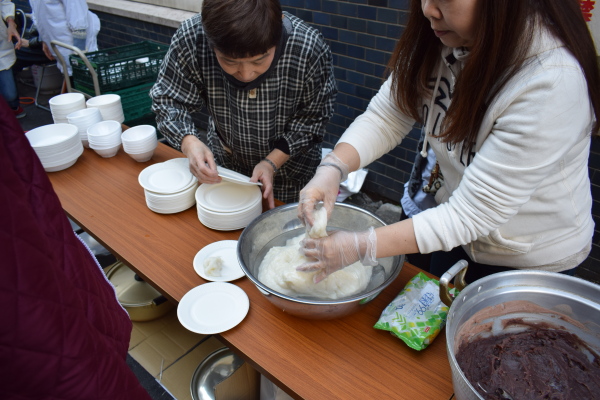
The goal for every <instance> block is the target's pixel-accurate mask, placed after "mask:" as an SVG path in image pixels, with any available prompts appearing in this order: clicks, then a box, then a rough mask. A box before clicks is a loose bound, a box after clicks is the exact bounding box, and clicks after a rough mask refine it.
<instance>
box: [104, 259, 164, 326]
mask: <svg viewBox="0 0 600 400" xmlns="http://www.w3.org/2000/svg"><path fill="white" fill-rule="evenodd" d="M106 276H107V277H108V280H109V281H110V283H112V285H113V286H114V288H115V291H116V293H117V299H118V300H119V303H121V305H122V306H123V308H125V310H127V312H128V313H129V318H131V320H132V321H151V320H153V319H156V318H160V317H162V316H163V315H165V314H166V313H167V312H169V311H170V310H172V309H173V307H174V305H173V303H171V302H170V301H168V300H167V298H166V297H165V296H163V295H162V294H161V293H160V292H159V291H158V290H156V289H154V288H153V287H152V286H151V285H149V284H148V283H146V282H144V281H143V280H142V279H141V278H140V277H139V276H138V275H137V274H136V273H135V272H134V271H132V270H131V269H129V268H128V267H127V266H126V265H125V264H123V263H122V262H120V261H118V262H116V263H115V264H113V265H112V266H110V267H108V269H107V271H106Z"/></svg>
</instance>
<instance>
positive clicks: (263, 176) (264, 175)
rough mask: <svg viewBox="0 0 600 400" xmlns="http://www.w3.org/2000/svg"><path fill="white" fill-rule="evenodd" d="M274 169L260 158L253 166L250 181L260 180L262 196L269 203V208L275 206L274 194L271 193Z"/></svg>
mask: <svg viewBox="0 0 600 400" xmlns="http://www.w3.org/2000/svg"><path fill="white" fill-rule="evenodd" d="M274 176H275V171H273V166H272V165H271V164H269V163H268V162H267V161H265V160H262V161H261V162H259V163H258V164H256V166H255V167H254V171H252V176H251V177H250V182H261V183H262V192H263V198H264V199H267V201H268V203H269V209H272V208H275V196H274V195H273V178H274Z"/></svg>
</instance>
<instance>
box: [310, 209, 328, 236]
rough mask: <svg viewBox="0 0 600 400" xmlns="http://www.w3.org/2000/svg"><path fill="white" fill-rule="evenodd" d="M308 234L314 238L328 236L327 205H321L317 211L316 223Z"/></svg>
mask: <svg viewBox="0 0 600 400" xmlns="http://www.w3.org/2000/svg"><path fill="white" fill-rule="evenodd" d="M307 236H308V237H310V238H312V239H318V238H322V237H325V236H327V210H326V209H325V207H321V208H319V209H318V210H317V211H315V223H314V224H313V226H312V227H311V228H310V230H309V231H308V232H307Z"/></svg>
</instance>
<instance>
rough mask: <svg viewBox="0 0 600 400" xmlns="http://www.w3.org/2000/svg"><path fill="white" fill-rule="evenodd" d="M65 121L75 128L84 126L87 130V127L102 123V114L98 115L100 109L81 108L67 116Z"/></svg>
mask: <svg viewBox="0 0 600 400" xmlns="http://www.w3.org/2000/svg"><path fill="white" fill-rule="evenodd" d="M67 120H68V121H69V123H70V124H73V125H77V126H80V125H83V126H86V129H87V126H90V125H92V124H95V123H96V122H100V121H102V114H100V109H98V108H95V107H92V108H82V109H81V110H77V111H73V112H72V113H70V114H68V115H67Z"/></svg>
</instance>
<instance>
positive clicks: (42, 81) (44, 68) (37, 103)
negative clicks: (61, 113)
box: [34, 61, 64, 111]
mask: <svg viewBox="0 0 600 400" xmlns="http://www.w3.org/2000/svg"><path fill="white" fill-rule="evenodd" d="M36 65H37V67H39V68H41V71H40V81H39V83H38V85H37V88H36V89H35V97H34V103H35V106H36V107H38V108H41V109H42V110H46V111H51V110H50V108H49V107H46V106H43V105H41V104H40V103H39V101H38V97H39V95H40V89H41V88H42V85H43V84H44V73H45V72H46V68H48V67H52V66H55V65H56V61H53V62H50V63H46V64H41V65H39V64H36ZM63 85H64V82H63Z"/></svg>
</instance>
